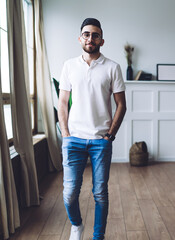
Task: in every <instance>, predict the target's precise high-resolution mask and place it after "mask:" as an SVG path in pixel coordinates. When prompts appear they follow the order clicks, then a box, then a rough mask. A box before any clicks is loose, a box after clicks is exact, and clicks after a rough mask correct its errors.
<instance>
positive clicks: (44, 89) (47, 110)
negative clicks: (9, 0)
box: [34, 0, 62, 170]
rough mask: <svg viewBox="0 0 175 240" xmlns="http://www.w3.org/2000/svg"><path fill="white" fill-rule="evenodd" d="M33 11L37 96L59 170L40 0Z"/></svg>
mask: <svg viewBox="0 0 175 240" xmlns="http://www.w3.org/2000/svg"><path fill="white" fill-rule="evenodd" d="M34 12H35V39H36V60H37V67H36V75H37V89H38V97H39V102H40V106H41V112H42V117H43V122H44V128H45V134H46V137H47V141H48V147H49V152H50V156H51V161H52V164H53V166H54V167H55V168H56V169H57V170H60V169H61V168H62V165H61V154H60V149H59V143H58V138H57V135H56V124H55V119H54V108H53V99H52V90H51V76H50V70H49V64H48V59H47V53H46V46H45V39H44V26H43V15H42V6H41V0H35V1H34Z"/></svg>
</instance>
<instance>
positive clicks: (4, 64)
mask: <svg viewBox="0 0 175 240" xmlns="http://www.w3.org/2000/svg"><path fill="white" fill-rule="evenodd" d="M0 6H1V7H0V68H1V83H2V93H3V106H4V114H5V124H6V129H7V137H8V139H9V142H11V141H12V138H13V132H12V116H11V102H10V81H9V59H8V40H7V36H8V29H7V15H6V0H0ZM23 8H24V19H25V31H26V42H27V52H28V66H29V80H30V101H31V117H32V130H33V133H35V132H36V119H37V118H36V112H37V111H36V86H35V77H34V69H35V64H34V60H35V55H34V41H33V32H34V27H33V5H32V1H31V0H23Z"/></svg>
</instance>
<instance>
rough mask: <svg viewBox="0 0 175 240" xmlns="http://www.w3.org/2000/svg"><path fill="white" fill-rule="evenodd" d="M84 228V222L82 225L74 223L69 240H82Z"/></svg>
mask: <svg viewBox="0 0 175 240" xmlns="http://www.w3.org/2000/svg"><path fill="white" fill-rule="evenodd" d="M83 230H84V226H83V224H81V225H80V226H74V225H72V227H71V234H70V238H69V240H82V233H83Z"/></svg>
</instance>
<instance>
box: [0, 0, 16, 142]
mask: <svg viewBox="0 0 175 240" xmlns="http://www.w3.org/2000/svg"><path fill="white" fill-rule="evenodd" d="M0 6H1V7H0V58H1V61H0V64H1V66H0V67H1V83H2V92H3V106H4V114H5V123H6V127H7V137H8V139H11V138H12V137H13V133H12V117H11V104H10V82H9V62H8V44H7V34H8V32H7V19H6V0H0Z"/></svg>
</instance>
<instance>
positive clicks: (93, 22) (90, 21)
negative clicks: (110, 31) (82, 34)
mask: <svg viewBox="0 0 175 240" xmlns="http://www.w3.org/2000/svg"><path fill="white" fill-rule="evenodd" d="M87 25H93V26H96V27H98V28H100V30H101V34H102V35H103V30H102V28H101V23H100V21H98V20H97V19H96V18H86V19H85V20H84V21H83V23H82V24H81V28H80V29H81V31H82V29H83V28H84V27H85V26H87Z"/></svg>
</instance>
